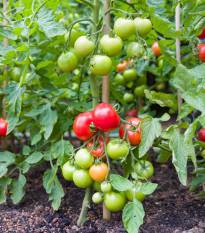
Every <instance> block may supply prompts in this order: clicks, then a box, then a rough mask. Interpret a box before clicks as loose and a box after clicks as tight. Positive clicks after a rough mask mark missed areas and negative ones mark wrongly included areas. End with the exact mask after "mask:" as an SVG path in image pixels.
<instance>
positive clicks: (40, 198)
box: [0, 162, 205, 233]
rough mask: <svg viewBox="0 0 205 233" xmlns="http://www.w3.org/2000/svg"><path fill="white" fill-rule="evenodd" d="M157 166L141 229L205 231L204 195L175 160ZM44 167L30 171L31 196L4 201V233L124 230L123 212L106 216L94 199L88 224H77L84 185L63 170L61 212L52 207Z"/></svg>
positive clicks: (0, 227) (0, 217)
mask: <svg viewBox="0 0 205 233" xmlns="http://www.w3.org/2000/svg"><path fill="white" fill-rule="evenodd" d="M154 166H155V174H154V176H153V177H152V179H151V181H152V182H156V183H158V185H159V186H158V188H157V190H156V191H155V192H154V194H153V195H151V196H149V197H147V198H146V199H145V200H144V202H143V205H144V208H145V213H146V216H145V219H144V224H143V225H142V226H141V228H140V232H141V233H142V232H143V233H152V232H153V233H166V232H167V233H172V232H173V233H182V232H189V233H191V232H192V233H193V232H195V233H202V232H205V208H204V207H205V202H204V199H203V198H200V197H195V198H193V197H191V195H190V193H189V192H188V188H186V187H183V186H182V185H180V183H179V181H178V178H177V176H176V173H175V170H174V168H173V166H172V164H171V163H170V162H168V163H166V164H162V165H160V164H154ZM45 169H46V167H45V165H44V166H40V167H38V168H35V169H33V170H31V171H30V172H29V173H28V174H27V181H28V182H27V184H26V187H25V190H26V195H25V196H24V198H23V200H22V201H21V203H19V204H17V205H14V204H12V202H11V200H10V199H9V198H8V200H7V202H6V203H5V204H2V205H0V232H2V233H6V232H12V233H14V232H18V233H20V232H27V233H31V232H42V233H46V232H52V233H54V232H66V233H74V232H80V233H83V232H84V233H91V232H93V233H101V232H102V233H114V232H115V233H118V232H125V230H124V228H123V223H122V220H121V214H122V213H121V212H118V213H113V214H112V219H111V221H105V220H102V204H99V205H94V204H91V206H90V209H89V212H88V218H89V220H88V221H87V222H86V224H85V226H83V227H81V228H79V227H77V226H76V222H77V218H78V216H79V213H80V209H81V203H82V200H83V196H84V190H83V189H79V188H77V187H75V185H74V184H73V183H72V182H67V181H65V180H64V179H63V178H62V176H61V174H60V172H59V178H60V181H61V183H62V184H63V187H64V191H65V197H64V198H63V200H62V204H61V206H60V209H59V210H58V211H57V212H55V211H53V210H52V208H51V203H50V202H49V200H48V195H47V194H46V192H45V190H44V188H43V185H42V177H43V172H44V171H45ZM190 229H191V230H190ZM188 230H189V231H188Z"/></svg>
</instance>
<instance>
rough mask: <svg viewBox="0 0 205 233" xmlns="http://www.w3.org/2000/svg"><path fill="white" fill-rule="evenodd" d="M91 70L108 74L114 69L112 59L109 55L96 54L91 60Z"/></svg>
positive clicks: (98, 73)
mask: <svg viewBox="0 0 205 233" xmlns="http://www.w3.org/2000/svg"><path fill="white" fill-rule="evenodd" d="M90 70H91V71H92V73H93V74H95V75H100V76H106V75H108V74H109V73H110V72H111V70H112V61H111V59H110V58H109V57H108V56H103V55H95V56H94V57H93V59H92V60H91V62H90Z"/></svg>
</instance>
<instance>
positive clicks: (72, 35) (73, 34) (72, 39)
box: [64, 29, 80, 47]
mask: <svg viewBox="0 0 205 233" xmlns="http://www.w3.org/2000/svg"><path fill="white" fill-rule="evenodd" d="M69 33H70V31H69V32H67V33H66V34H65V36H64V40H65V42H67V40H68V37H69ZM79 37H80V32H79V31H78V30H77V29H72V30H71V33H70V38H69V45H70V46H71V47H73V46H74V44H75V42H76V40H77V39H78V38H79Z"/></svg>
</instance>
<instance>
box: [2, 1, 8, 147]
mask: <svg viewBox="0 0 205 233" xmlns="http://www.w3.org/2000/svg"><path fill="white" fill-rule="evenodd" d="M3 9H4V13H6V12H7V0H4V1H3ZM7 23H8V22H7V21H6V20H5V19H4V25H6V24H7ZM8 45H9V40H8V39H7V38H4V47H7V46H8ZM8 70H9V69H8V65H6V66H5V67H4V73H6V79H8ZM7 85H8V81H7V80H6V81H4V83H3V88H5V87H6V86H7ZM5 107H6V105H5V104H3V118H6V111H5ZM2 149H3V151H5V150H6V149H7V138H6V137H4V139H3V140H2Z"/></svg>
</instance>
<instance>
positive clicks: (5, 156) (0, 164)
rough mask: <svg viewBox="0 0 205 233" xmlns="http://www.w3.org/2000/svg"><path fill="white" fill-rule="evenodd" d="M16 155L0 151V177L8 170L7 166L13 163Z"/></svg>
mask: <svg viewBox="0 0 205 233" xmlns="http://www.w3.org/2000/svg"><path fill="white" fill-rule="evenodd" d="M15 157H16V155H15V154H13V153H11V152H9V151H5V152H0V178H1V177H2V176H4V175H5V174H6V172H7V171H8V166H10V165H12V164H14V163H15Z"/></svg>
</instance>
